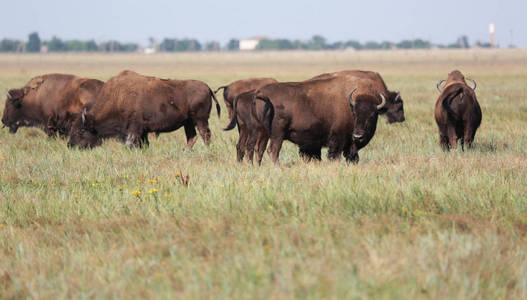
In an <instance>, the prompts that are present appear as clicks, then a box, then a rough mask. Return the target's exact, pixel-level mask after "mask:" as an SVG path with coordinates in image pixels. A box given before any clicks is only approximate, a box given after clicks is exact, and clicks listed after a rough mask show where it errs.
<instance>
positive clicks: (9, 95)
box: [7, 91, 13, 100]
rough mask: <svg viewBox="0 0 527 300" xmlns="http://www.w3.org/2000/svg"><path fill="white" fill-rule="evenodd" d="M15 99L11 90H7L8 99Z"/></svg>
mask: <svg viewBox="0 0 527 300" xmlns="http://www.w3.org/2000/svg"><path fill="white" fill-rule="evenodd" d="M11 99H13V96H11V93H9V91H8V92H7V100H11Z"/></svg>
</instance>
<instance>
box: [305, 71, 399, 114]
mask: <svg viewBox="0 0 527 300" xmlns="http://www.w3.org/2000/svg"><path fill="white" fill-rule="evenodd" d="M332 77H343V78H346V79H347V82H346V87H347V88H348V89H349V90H352V89H354V88H358V87H359V85H360V84H361V83H360V82H361V79H370V80H372V81H373V83H374V84H373V85H371V91H367V93H370V94H375V95H377V94H379V93H382V94H383V95H384V97H385V98H386V106H385V108H384V109H383V110H382V111H381V112H380V114H381V115H385V116H386V118H387V120H388V123H395V122H404V120H405V117H404V107H403V100H402V99H401V94H400V93H399V92H392V91H390V90H388V88H387V87H386V83H384V80H383V79H382V77H381V75H380V74H379V73H377V72H372V71H362V70H345V71H339V72H333V73H324V74H320V75H317V76H315V77H313V78H311V79H309V80H317V79H325V78H332ZM365 92H366V91H365Z"/></svg>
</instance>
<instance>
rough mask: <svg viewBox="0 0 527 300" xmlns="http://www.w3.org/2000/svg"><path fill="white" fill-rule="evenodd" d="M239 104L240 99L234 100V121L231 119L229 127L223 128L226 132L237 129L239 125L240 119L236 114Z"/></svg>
mask: <svg viewBox="0 0 527 300" xmlns="http://www.w3.org/2000/svg"><path fill="white" fill-rule="evenodd" d="M237 104H238V97H236V98H234V102H233V110H232V119H231V121H230V123H229V125H227V127H225V128H223V130H225V131H228V130H232V129H233V128H234V127H236V124H238V117H237V114H236V106H237Z"/></svg>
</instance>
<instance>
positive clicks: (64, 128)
mask: <svg viewBox="0 0 527 300" xmlns="http://www.w3.org/2000/svg"><path fill="white" fill-rule="evenodd" d="M102 85H103V82H102V81H100V80H96V79H88V78H81V77H77V76H74V75H67V74H47V75H42V76H37V77H35V78H33V79H31V80H30V81H29V82H28V83H27V84H26V85H25V86H24V87H23V88H20V89H11V90H9V91H8V92H7V100H6V103H5V108H4V115H3V117H2V123H3V124H4V127H5V126H7V127H9V131H10V132H11V133H16V132H17V130H18V128H19V127H21V126H37V127H40V128H42V129H43V130H44V131H45V132H46V134H47V135H48V136H50V137H51V136H56V134H57V133H59V135H60V136H61V137H66V136H67V135H68V134H69V132H70V129H71V125H72V123H73V121H74V120H75V119H76V118H77V117H78V116H80V114H81V112H82V110H83V109H86V108H90V107H91V106H92V105H93V103H94V101H95V99H96V96H97V93H98V92H99V90H100V89H101V87H102Z"/></svg>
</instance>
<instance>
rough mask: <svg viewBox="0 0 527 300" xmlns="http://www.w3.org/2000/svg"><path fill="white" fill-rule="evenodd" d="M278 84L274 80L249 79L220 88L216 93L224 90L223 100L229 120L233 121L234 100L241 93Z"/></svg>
mask: <svg viewBox="0 0 527 300" xmlns="http://www.w3.org/2000/svg"><path fill="white" fill-rule="evenodd" d="M275 82H277V81H276V80H275V79H273V78H249V79H242V80H238V81H234V82H231V83H230V84H228V85H224V86H220V87H219V88H218V89H217V90H216V91H214V93H217V92H218V91H219V90H221V89H223V99H224V101H225V105H226V106H227V111H228V112H229V119H232V113H233V112H232V111H233V103H234V99H236V97H238V95H240V94H241V93H245V92H248V91H251V90H256V89H259V88H260V87H262V86H264V85H266V84H269V83H275Z"/></svg>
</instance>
